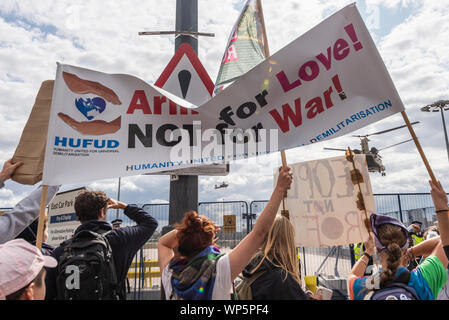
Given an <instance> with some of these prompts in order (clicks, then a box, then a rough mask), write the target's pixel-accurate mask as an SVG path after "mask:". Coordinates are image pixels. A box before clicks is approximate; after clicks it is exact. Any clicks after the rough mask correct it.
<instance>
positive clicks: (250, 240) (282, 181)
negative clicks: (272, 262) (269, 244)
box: [229, 167, 292, 281]
mask: <svg viewBox="0 0 449 320" xmlns="http://www.w3.org/2000/svg"><path fill="white" fill-rule="evenodd" d="M289 171H290V168H289V167H283V168H282V169H281V171H280V172H279V177H278V181H277V184H276V187H275V189H274V191H273V193H272V195H271V198H270V201H269V202H268V204H267V206H266V207H265V209H264V210H263V211H262V213H261V214H260V216H259V218H258V219H257V223H256V225H255V226H254V229H253V230H252V231H251V232H250V233H249V234H248V235H247V236H246V237H245V238H244V239H243V240H242V241H240V243H239V244H238V245H237V246H236V247H235V248H234V249H233V250H232V251H231V252H230V253H229V263H230V265H231V281H233V280H234V279H235V278H236V277H237V276H238V274H239V273H240V272H241V271H242V270H243V268H244V267H246V265H247V264H248V263H249V261H250V260H251V258H252V256H253V255H254V253H256V251H257V249H258V248H259V247H260V245H261V244H262V242H263V240H264V238H265V236H266V234H267V233H268V232H269V231H270V228H271V225H272V224H273V221H274V218H275V217H276V213H277V212H278V209H279V205H280V204H281V201H282V198H283V197H284V192H285V191H286V190H287V189H288V188H289V187H290V184H291V183H292V176H291V174H290V173H289Z"/></svg>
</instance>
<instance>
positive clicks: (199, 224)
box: [158, 166, 292, 300]
mask: <svg viewBox="0 0 449 320" xmlns="http://www.w3.org/2000/svg"><path fill="white" fill-rule="evenodd" d="M289 171H290V168H289V167H287V166H285V167H283V168H282V169H281V171H280V173H279V177H278V181H277V184H276V187H275V189H274V191H273V193H272V195H271V198H270V201H269V202H268V204H267V206H266V207H265V209H264V210H263V211H262V213H261V214H260V216H259V218H258V219H257V223H256V225H255V226H254V229H253V230H252V231H251V232H250V233H248V235H247V236H246V237H245V238H244V239H243V240H242V241H240V243H239V244H238V245H237V246H236V247H235V248H234V249H233V250H231V251H230V252H229V253H227V254H222V253H220V250H219V249H218V248H217V247H216V246H215V243H216V240H217V238H216V234H217V232H218V230H219V228H218V227H217V226H216V225H215V223H214V222H213V221H211V220H210V219H208V218H206V217H204V216H200V215H198V213H196V212H194V211H190V212H187V213H186V215H185V217H184V219H183V221H182V223H181V224H180V225H178V226H176V228H175V229H174V230H172V231H171V232H169V233H167V234H165V235H164V236H163V237H161V238H160V239H159V242H158V255H159V267H160V269H161V272H162V275H161V276H162V277H161V278H162V285H163V287H164V291H165V297H166V299H167V300H172V299H185V300H229V299H230V297H231V289H232V283H233V281H234V279H235V278H236V277H237V275H238V274H239V273H240V272H241V271H242V270H243V268H245V266H246V265H247V264H248V262H249V261H250V260H251V257H252V256H253V254H254V253H255V252H256V251H257V249H258V248H259V247H260V245H261V244H262V242H263V241H264V238H265V236H266V235H267V233H268V232H269V231H270V228H271V225H272V224H273V221H274V218H275V217H276V213H277V212H278V209H279V205H280V203H281V201H282V198H283V196H284V192H285V191H286V190H287V189H288V188H289V187H290V184H291V182H292V175H291V174H290V173H289ZM175 248H177V251H176V253H175V250H174V249H175Z"/></svg>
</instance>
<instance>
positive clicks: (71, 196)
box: [47, 187, 85, 246]
mask: <svg viewBox="0 0 449 320" xmlns="http://www.w3.org/2000/svg"><path fill="white" fill-rule="evenodd" d="M83 190H85V188H84V187H83V188H79V189H74V190H70V191H66V192H61V193H58V194H56V196H55V197H54V198H53V200H52V202H50V204H49V205H48V240H47V243H48V244H49V245H52V246H59V245H60V244H61V242H63V241H65V240H67V239H70V238H71V237H72V236H73V234H74V232H75V230H76V228H78V227H79V226H80V225H81V223H80V222H79V221H78V219H77V217H76V215H75V198H76V196H77V195H78V194H79V193H80V192H81V191H83Z"/></svg>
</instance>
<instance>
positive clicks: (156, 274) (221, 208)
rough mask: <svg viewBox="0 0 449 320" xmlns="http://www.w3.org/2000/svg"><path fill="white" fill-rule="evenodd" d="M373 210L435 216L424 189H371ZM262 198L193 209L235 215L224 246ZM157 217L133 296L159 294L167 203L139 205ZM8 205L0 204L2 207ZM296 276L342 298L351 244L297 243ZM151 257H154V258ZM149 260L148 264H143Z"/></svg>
mask: <svg viewBox="0 0 449 320" xmlns="http://www.w3.org/2000/svg"><path fill="white" fill-rule="evenodd" d="M374 201H375V204H376V211H377V213H379V214H385V215H388V216H391V217H394V218H396V219H398V220H400V221H402V222H403V223H404V224H405V225H406V226H408V225H409V224H410V223H411V222H412V221H414V220H418V221H421V222H422V224H423V229H426V228H428V227H429V226H431V225H433V224H434V222H435V221H436V220H437V219H436V214H435V212H434V207H433V202H432V198H431V196H430V194H429V193H400V194H398V193H391V194H390V193H388V194H387V193H385V194H375V195H374ZM267 203H268V201H267V200H255V201H251V202H249V204H248V202H246V201H222V202H200V203H199V204H198V213H199V214H201V215H204V216H207V217H209V218H210V219H212V220H213V221H214V222H215V223H216V224H217V225H219V226H223V225H225V224H226V221H224V217H228V216H234V220H233V221H235V225H234V224H233V225H232V226H231V228H230V229H228V228H222V230H221V231H220V233H219V235H218V237H219V242H218V245H219V246H220V247H221V248H222V251H223V252H228V251H229V250H231V249H232V248H234V247H235V246H236V245H237V244H238V243H239V242H240V241H241V240H242V239H243V238H244V237H245V235H246V234H247V233H248V232H249V231H251V230H252V228H253V226H254V224H255V222H256V221H257V217H258V216H259V215H260V213H261V212H262V211H263V209H264V208H265V206H266V204H267ZM139 206H141V207H142V208H143V209H145V210H146V211H148V212H150V213H151V215H152V216H153V217H154V218H155V219H156V220H158V222H159V226H158V228H157V230H156V231H155V233H154V234H153V235H152V237H151V238H150V240H149V241H148V242H147V243H146V244H145V245H144V246H143V247H142V248H141V249H140V250H139V252H138V253H137V254H136V257H135V259H134V262H133V265H132V266H131V268H130V270H129V274H128V276H129V277H128V281H127V287H128V298H129V299H133V300H142V299H159V298H160V293H159V290H160V285H161V284H160V271H159V269H158V268H157V267H156V268H154V264H155V263H156V264H157V241H158V240H159V238H160V237H161V232H162V228H163V227H164V226H167V225H168V221H169V219H168V218H169V204H168V203H164V204H143V205H139ZM10 209H11V208H0V212H1V213H3V212H7V211H8V210H10ZM116 218H120V219H122V220H123V224H122V226H123V227H126V226H132V225H134V224H135V223H134V222H133V221H132V220H131V219H129V218H128V217H127V216H126V215H124V214H123V212H119V211H117V213H116V214H115V215H114V214H112V215H111V214H110V215H109V216H108V219H109V220H113V219H116ZM299 254H300V259H301V261H300V263H301V277H302V279H303V278H304V276H305V275H317V277H318V279H319V282H320V283H321V284H323V285H325V286H327V287H329V288H330V289H334V292H336V294H337V296H335V299H338V298H341V299H345V298H347V288H346V279H347V277H348V275H349V272H350V271H351V268H352V265H353V263H354V259H353V252H352V246H338V247H324V248H300V249H299ZM155 261H156V262H155ZM148 266H152V267H148Z"/></svg>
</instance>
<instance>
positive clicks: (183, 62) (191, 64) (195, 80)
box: [155, 43, 214, 106]
mask: <svg viewBox="0 0 449 320" xmlns="http://www.w3.org/2000/svg"><path fill="white" fill-rule="evenodd" d="M155 86H156V87H159V88H162V89H164V90H165V91H168V92H170V93H172V94H174V95H176V96H178V97H180V98H183V99H184V100H187V101H189V102H191V103H193V104H194V105H197V106H200V105H202V104H203V103H205V102H207V101H208V100H210V99H211V97H212V92H213V90H214V83H213V82H212V80H211V78H210V77H209V74H208V73H207V71H206V69H204V67H203V65H202V64H201V61H200V59H199V58H198V56H197V54H196V53H195V51H194V50H193V48H192V47H191V46H190V45H188V44H186V43H183V44H182V45H180V46H179V48H178V50H177V51H176V53H175V55H174V56H173V57H172V58H171V60H170V62H169V63H168V65H167V66H166V67H165V69H164V71H163V72H162V74H161V75H160V77H159V79H157V81H156V83H155Z"/></svg>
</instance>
